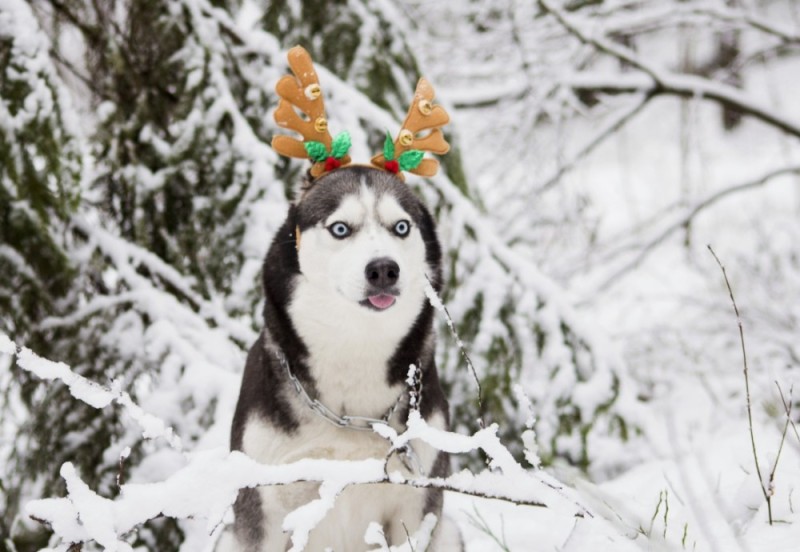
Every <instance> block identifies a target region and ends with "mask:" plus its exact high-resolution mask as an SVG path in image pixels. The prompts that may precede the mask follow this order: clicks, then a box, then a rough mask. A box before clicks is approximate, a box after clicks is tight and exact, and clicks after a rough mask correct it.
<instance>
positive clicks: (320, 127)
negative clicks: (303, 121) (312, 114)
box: [314, 117, 328, 134]
mask: <svg viewBox="0 0 800 552" xmlns="http://www.w3.org/2000/svg"><path fill="white" fill-rule="evenodd" d="M314 130H316V131H317V132H319V133H320V134H322V133H323V132H326V131H327V130H328V120H327V119H326V118H325V117H317V120H316V121H314Z"/></svg>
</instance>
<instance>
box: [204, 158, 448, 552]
mask: <svg viewBox="0 0 800 552" xmlns="http://www.w3.org/2000/svg"><path fill="white" fill-rule="evenodd" d="M440 264H441V249H440V246H439V242H438V240H437V237H436V231H435V227H434V221H433V218H432V217H431V215H430V213H429V212H428V210H427V209H426V208H425V206H424V205H423V204H422V202H421V201H420V199H419V198H418V197H417V196H416V195H415V194H414V193H413V192H412V191H411V190H410V189H409V187H408V186H407V185H406V184H405V183H404V182H402V181H401V180H400V179H399V178H398V177H397V176H396V175H395V174H392V173H390V172H387V171H385V170H379V169H376V168H370V167H365V166H348V167H343V168H341V169H337V170H335V171H332V172H330V173H327V174H325V175H323V176H322V177H321V178H317V179H316V180H314V181H313V186H311V187H310V188H309V189H308V190H307V191H306V192H305V195H304V196H303V198H302V199H301V200H300V201H299V202H297V203H296V204H295V205H293V206H292V207H291V208H290V210H289V214H288V217H287V219H286V222H285V223H284V224H283V226H282V227H281V229H280V230H279V231H278V234H277V236H276V237H275V239H274V241H273V243H272V245H271V247H270V249H269V252H268V253H267V257H266V260H265V262H264V269H263V285H264V293H265V296H266V297H265V298H266V302H265V306H264V321H265V327H264V329H263V331H262V333H261V335H260V337H259V339H258V341H257V342H256V343H255V345H253V347H252V349H251V350H250V353H249V355H248V358H247V365H246V367H245V371H244V376H243V380H242V387H241V392H240V395H239V402H238V404H237V406H236V412H235V415H234V420H233V427H232V432H231V448H232V449H233V450H239V451H243V452H244V453H245V454H247V455H248V456H250V457H252V458H254V459H255V460H257V461H259V462H263V463H266V464H285V463H289V462H295V461H298V460H301V459H304V458H324V459H336V460H362V459H367V458H379V459H384V458H386V456H387V453H388V451H389V444H388V442H387V441H386V440H385V439H383V438H381V437H380V436H379V435H377V434H376V433H374V432H373V431H359V430H357V428H353V427H347V426H345V427H340V426H336V425H334V424H332V423H331V417H333V418H337V417H338V418H342V417H346V416H353V417H356V419H360V418H359V417H364V418H370V419H373V420H385V421H386V423H388V424H389V425H390V426H392V427H393V428H394V429H395V430H397V431H398V432H402V431H403V430H404V429H405V421H406V419H407V416H408V413H409V408H410V407H409V398H408V397H409V390H408V385H407V384H406V379H407V376H408V373H409V366H410V365H411V364H414V365H415V366H417V367H418V369H419V376H418V377H419V379H420V381H421V386H420V388H421V395H420V397H421V399H420V402H419V404H418V408H419V410H420V413H421V415H422V417H423V418H424V419H425V420H426V421H427V423H428V424H429V425H431V426H433V427H437V428H442V429H444V428H447V426H448V404H447V400H446V399H445V396H444V394H443V392H442V388H441V385H440V383H439V379H438V376H437V373H436V366H435V364H434V330H433V318H434V311H433V309H432V307H431V305H430V304H429V302H428V301H427V298H426V294H425V287H426V285H427V284H428V282H430V283H431V285H432V286H433V288H434V289H436V290H437V291H438V290H439V288H440V285H441V266H440ZM311 399H316V400H317V401H319V403H321V404H323V405H325V407H327V410H328V412H329V413H331V414H330V415H329V416H327V417H326V415H325V414H322V413H320V412H318V411H317V410H315V409H313V408H312V407H311V405H310V403H311ZM412 450H413V456H414V459H413V460H414V462H406V461H404V460H403V459H402V458H401V455H399V454H395V455H394V456H392V457H391V458H390V460H389V465H388V470H389V471H390V472H391V471H393V470H396V469H400V470H404V472H405V473H406V474H407V475H419V474H424V475H426V476H429V477H446V476H447V475H448V473H449V458H448V456H447V455H446V454H445V453H442V452H439V451H436V450H434V449H433V448H431V447H429V446H427V445H425V444H423V443H416V442H412ZM411 464H413V467H411ZM414 472H418V473H414ZM318 487H319V485H318V484H315V483H295V484H291V485H286V486H274V487H262V488H258V489H242V490H241V491H240V493H239V496H238V499H237V500H236V503H235V505H234V512H235V524H234V526H233V529H232V531H230V532H229V533H228V534H226V535H225V536H224V537H223V540H224V541H225V543H224V544H223V543H221V547H220V548H222V549H225V550H240V551H259V552H260V551H268V552H283V551H284V550H286V549H287V548H288V547H289V545H290V541H289V535H288V534H287V533H285V532H283V530H282V523H283V520H284V517H285V516H286V514H288V513H289V512H291V511H293V510H294V509H296V508H297V507H299V506H301V505H303V504H305V503H307V502H309V501H311V500H313V499H314V498H317V497H318V496H319V495H318ZM441 510H442V492H441V491H440V490H434V489H416V488H411V487H404V486H399V485H390V484H372V485H361V486H351V487H348V488H347V489H346V490H345V491H344V492H343V493H342V494H341V495H340V496H339V497H338V498H337V500H336V504H335V506H334V508H333V509H332V510H331V511H330V512H328V514H327V515H326V517H325V518H324V519H323V520H322V521H321V523H320V524H318V525H317V527H316V528H315V529H314V530H313V531H312V532H311V533H310V536H309V542H308V546H307V547H306V550H311V551H320V552H321V551H323V550H328V549H330V550H335V551H336V552H355V551H359V550H366V549H367V548H368V547H367V545H366V544H365V541H364V535H365V532H366V530H367V527H368V525H369V524H370V523H371V522H378V523H379V524H381V526H382V527H383V530H384V535H385V536H386V539H387V541H388V542H389V544H390V545H401V544H403V543H405V542H406V541H407V538H408V535H409V534H411V535H413V534H414V532H415V531H416V530H417V529H418V528H419V526H420V524H421V522H422V520H423V518H424V516H425V515H426V514H428V513H433V514H435V515H436V516H437V517H439V518H440V517H441ZM443 531H444V530H443V529H442V526H441V525H440V526H439V527H437V528H436V530H435V531H434V534H433V537H432V539H433V540H432V542H431V544H430V545H429V547H428V550H443V547H444V546H445V545H444V544H443V543H442V539H443V538H444V537H443V535H442V532H443ZM456 538H457V537H456ZM459 548H460V546H459Z"/></svg>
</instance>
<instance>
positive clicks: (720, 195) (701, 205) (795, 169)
mask: <svg viewBox="0 0 800 552" xmlns="http://www.w3.org/2000/svg"><path fill="white" fill-rule="evenodd" d="M788 174H800V165H792V166H789V167H783V168H782V169H777V170H774V171H771V172H769V173H767V174H765V175H762V176H760V177H759V178H757V179H755V180H750V181H747V182H743V183H741V184H737V185H735V186H731V187H729V188H724V189H722V190H719V191H717V192H714V193H712V194H710V195H708V196H706V197H705V198H704V199H702V200H700V201H698V202H697V203H695V204H694V205H693V206H692V207H690V208H689V209H687V210H686V211H685V212H684V213H683V214H682V215H680V216H679V217H677V218H676V219H675V220H674V221H673V222H672V223H670V224H669V225H668V226H667V227H666V228H664V229H663V230H662V231H661V232H660V233H659V234H658V235H656V236H655V237H654V238H652V239H650V240H649V241H648V242H647V243H645V244H644V245H642V246H640V247H638V250H639V252H638V253H637V255H636V256H635V257H634V258H633V259H632V260H631V261H629V262H627V263H625V265H624V266H623V267H622V268H620V269H618V270H616V271H615V272H614V273H613V274H612V275H611V276H610V277H608V278H606V279H605V280H604V281H603V283H602V284H600V286H598V290H604V289H607V288H609V287H610V286H612V285H613V284H614V283H615V282H617V281H618V280H619V278H620V277H621V276H622V275H624V274H625V273H627V272H629V271H630V270H632V269H634V268H636V267H637V266H639V265H640V264H641V263H642V261H644V260H645V258H647V257H648V256H649V255H650V253H651V252H652V251H653V250H654V249H655V248H656V247H657V246H659V245H661V244H662V243H663V242H664V241H666V240H667V239H668V238H669V237H670V236H672V234H674V233H675V232H676V231H678V230H680V229H681V228H685V227H686V226H687V225H689V224H690V223H691V222H692V220H694V218H695V217H696V216H697V215H698V214H700V213H701V212H702V211H704V210H705V209H707V208H708V207H710V206H712V205H714V204H715V203H717V202H718V201H720V200H722V199H725V198H726V197H728V196H731V195H734V194H736V193H739V192H742V191H745V190H749V189H751V188H758V187H760V186H763V185H764V184H766V183H767V182H769V181H770V180H772V179H774V178H777V177H779V176H785V175H788Z"/></svg>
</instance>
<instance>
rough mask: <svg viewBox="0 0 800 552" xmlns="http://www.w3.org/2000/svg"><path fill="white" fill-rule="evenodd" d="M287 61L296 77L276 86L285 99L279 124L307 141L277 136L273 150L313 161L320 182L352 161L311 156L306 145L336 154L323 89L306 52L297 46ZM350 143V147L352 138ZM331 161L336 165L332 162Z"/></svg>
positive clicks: (277, 119) (280, 105) (280, 104)
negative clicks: (317, 144)
mask: <svg viewBox="0 0 800 552" xmlns="http://www.w3.org/2000/svg"><path fill="white" fill-rule="evenodd" d="M287 59H288V60H289V67H290V68H291V70H292V73H294V76H291V75H285V76H283V77H282V78H281V79H280V80H279V81H278V84H276V85H275V91H276V92H277V93H278V96H280V98H281V99H280V101H279V102H278V108H277V109H276V110H275V122H276V123H278V125H279V126H281V127H283V128H286V129H289V130H294V131H295V132H297V133H299V134H301V135H302V136H303V140H298V139H296V138H292V137H290V136H275V137H273V138H272V149H274V150H275V151H277V152H278V153H280V154H281V155H286V156H289V157H299V158H305V159H311V160H312V162H314V164H313V165H312V167H311V176H313V177H314V178H316V177H318V176H320V175H321V174H323V173H324V172H326V171H328V170H331V169H332V168H335V167H338V166H341V165H346V164H348V163H349V162H350V157H349V156H348V155H338V156H336V155H334V154H331V156H330V157H328V158H327V160H326V158H325V157H324V151H323V153H322V154H319V153H318V154H317V155H315V157H312V156H311V155H310V154H309V151H308V150H307V149H306V144H310V143H312V142H319V143H321V144H322V145H323V146H324V148H325V151H327V152H331V151H332V142H333V139H332V138H331V135H330V132H328V119H327V118H326V117H325V103H324V101H323V99H322V89H321V88H320V86H319V77H317V72H316V71H314V64H313V62H312V61H311V56H310V55H309V53H308V52H307V51H306V50H305V48H303V47H302V46H295V47H294V48H292V49H291V50H289V53H288V55H287ZM296 110H300V111H302V112H303V113H304V114H305V115H306V117H305V118H304V117H302V116H300V115H299V114H298V113H297V111H296ZM347 142H348V147H349V137H348V139H347ZM330 159H335V161H334V162H331V161H330ZM326 161H327V162H326ZM331 163H332V164H331Z"/></svg>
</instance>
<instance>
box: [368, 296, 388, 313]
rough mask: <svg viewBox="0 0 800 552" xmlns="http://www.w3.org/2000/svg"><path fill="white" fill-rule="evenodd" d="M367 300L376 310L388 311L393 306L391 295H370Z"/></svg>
mask: <svg viewBox="0 0 800 552" xmlns="http://www.w3.org/2000/svg"><path fill="white" fill-rule="evenodd" d="M368 299H369V302H370V304H371V305H372V306H373V307H375V308H376V309H388V308H389V307H391V306H392V305H394V296H392V295H383V294H381V295H370V296H369V297H368Z"/></svg>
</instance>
